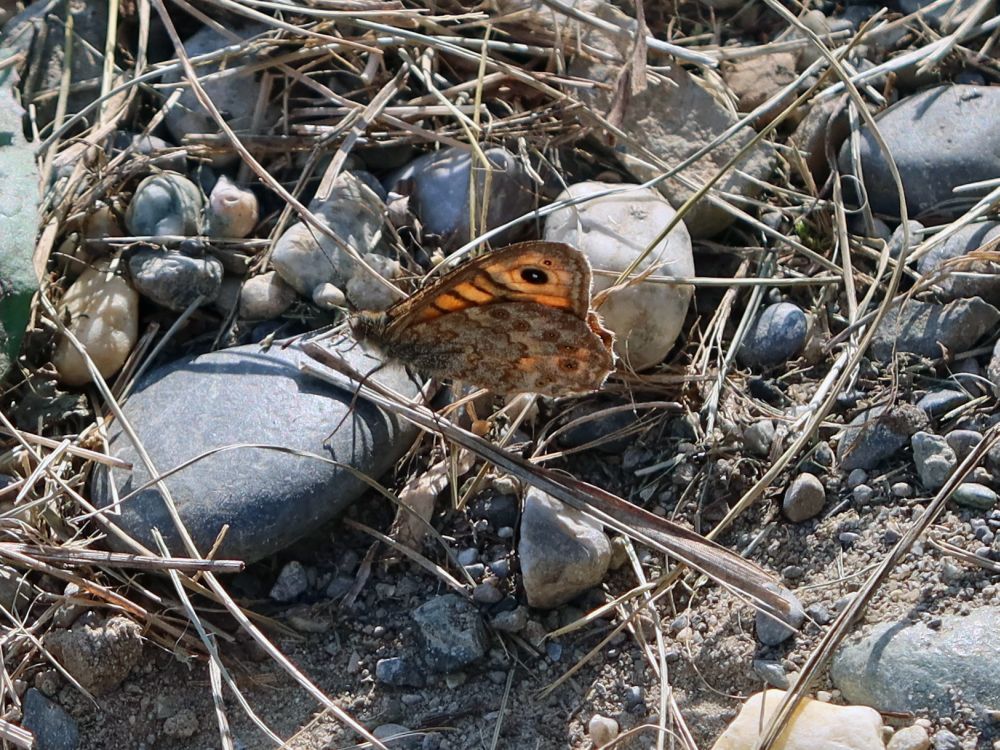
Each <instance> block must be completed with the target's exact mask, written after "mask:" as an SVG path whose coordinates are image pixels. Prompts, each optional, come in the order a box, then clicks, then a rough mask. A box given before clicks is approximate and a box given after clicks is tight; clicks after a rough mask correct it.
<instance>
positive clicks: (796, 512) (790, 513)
mask: <svg viewBox="0 0 1000 750" xmlns="http://www.w3.org/2000/svg"><path fill="white" fill-rule="evenodd" d="M825 504H826V490H825V489H823V483H822V482H820V481H819V478H818V477H816V476H815V475H813V474H799V475H798V476H797V477H795V479H794V480H793V481H792V483H791V484H790V485H789V486H788V489H787V490H786V491H785V499H784V501H783V502H782V504H781V509H782V511H783V512H784V514H785V517H786V518H787V519H788V520H789V521H791V522H792V523H801V522H802V521H808V520H809V519H810V518H815V517H816V516H818V515H819V514H820V513H821V512H822V510H823V506H824V505H825Z"/></svg>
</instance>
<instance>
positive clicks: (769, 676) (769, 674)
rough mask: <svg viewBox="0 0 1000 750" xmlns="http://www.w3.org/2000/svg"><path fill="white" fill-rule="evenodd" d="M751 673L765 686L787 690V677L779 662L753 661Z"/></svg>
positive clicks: (767, 660) (768, 660)
mask: <svg viewBox="0 0 1000 750" xmlns="http://www.w3.org/2000/svg"><path fill="white" fill-rule="evenodd" d="M753 671H754V674H755V675H757V676H758V677H760V679H762V680H763V681H764V682H765V684H767V685H770V686H771V687H776V688H778V690H787V689H788V675H786V674H785V668H784V667H783V666H781V664H780V663H779V662H776V661H772V660H770V659H754V660H753Z"/></svg>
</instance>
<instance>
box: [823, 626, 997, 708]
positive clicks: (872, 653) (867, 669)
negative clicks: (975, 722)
mask: <svg viewBox="0 0 1000 750" xmlns="http://www.w3.org/2000/svg"><path fill="white" fill-rule="evenodd" d="M998 618H1000V607H979V608H976V609H973V610H972V611H971V612H970V613H969V615H968V616H965V617H960V616H955V615H944V616H942V617H941V618H940V626H939V627H937V628H935V629H931V628H929V627H928V626H927V625H925V624H923V623H918V624H913V623H911V622H909V621H906V620H902V621H899V622H883V623H881V624H879V625H876V626H875V627H873V628H872V629H871V630H870V631H869V633H868V634H867V635H865V636H864V637H863V638H861V639H860V640H856V641H855V642H852V643H848V644H847V645H845V646H842V647H841V648H840V649H839V650H838V651H837V653H836V654H835V655H834V659H833V663H832V666H831V676H832V678H833V682H834V684H835V685H836V686H837V687H838V688H840V690H841V692H842V693H843V695H844V698H845V699H846V700H848V701H850V702H852V703H864V704H865V705H869V706H873V707H874V708H876V709H878V710H879V711H885V712H890V711H903V712H906V711H913V712H916V713H921V714H923V713H925V712H927V711H934V712H936V713H938V714H939V715H941V716H954V715H955V711H956V706H955V701H960V702H961V703H962V704H967V705H969V706H971V707H972V708H973V710H974V711H975V712H976V713H982V712H983V711H985V710H987V709H989V708H991V707H995V706H997V705H1000V671H998V670H997V669H996V665H997V664H998V663H1000V639H997V637H996V624H997V622H998V621H1000V619H998Z"/></svg>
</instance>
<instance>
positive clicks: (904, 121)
mask: <svg viewBox="0 0 1000 750" xmlns="http://www.w3.org/2000/svg"><path fill="white" fill-rule="evenodd" d="M998 119H1000V91H998V90H997V88H996V87H994V86H963V85H953V84H946V85H943V86H935V87H933V88H929V89H925V90H923V91H920V92H919V93H917V94H913V95H911V96H908V97H906V98H904V99H902V100H900V101H899V102H897V103H896V104H895V105H893V106H891V107H889V108H888V109H886V110H884V111H883V112H881V113H879V114H878V115H876V117H875V121H876V123H877V124H878V129H879V132H880V133H881V137H882V138H884V139H885V144H886V147H887V148H888V150H889V152H890V153H892V157H893V161H894V162H895V163H896V167H897V168H898V170H899V174H900V177H901V178H902V181H903V189H904V190H905V193H906V206H907V211H908V212H909V213H910V215H911V216H913V217H914V218H917V219H919V218H920V216H921V213H922V212H924V211H931V210H932V209H933V211H934V213H935V218H939V219H944V218H947V217H952V218H953V217H956V216H958V215H959V214H960V213H961V212H962V211H964V210H966V208H967V207H968V206H969V205H970V204H971V202H972V201H974V200H976V199H978V198H979V197H981V196H982V195H984V194H985V190H986V188H982V189H980V190H979V191H973V192H971V193H963V194H962V197H963V198H964V199H965V200H962V201H956V200H955V197H956V196H955V193H954V192H953V191H954V189H955V188H956V187H957V186H959V185H965V184H967V183H971V182H979V181H981V180H988V179H990V178H992V177H995V176H996V175H997V174H1000V134H998V133H997V131H996V128H995V127H994V124H995V123H996V122H997V120H998ZM956 122H961V123H962V124H963V127H962V129H961V131H960V132H954V133H952V134H951V135H950V136H949V137H948V138H942V137H941V136H940V134H941V133H943V132H951V124H952V123H956ZM850 151H851V146H850V144H849V143H845V144H844V146H843V148H842V149H841V152H840V167H841V172H842V173H844V174H853V165H852V159H851V153H850ZM860 157H861V168H862V171H863V174H864V182H865V187H866V191H867V197H868V201H869V202H870V204H871V209H872V211H873V212H875V213H879V214H887V215H889V216H897V215H898V214H899V199H898V193H897V190H896V186H895V183H894V181H893V178H892V175H891V173H890V171H889V167H888V163H887V162H886V160H885V157H884V155H883V152H882V149H881V148H880V147H879V145H878V144H877V143H876V141H875V139H874V137H873V136H872V134H871V133H870V132H869V131H868V128H867V127H864V128H862V131H861V143H860Z"/></svg>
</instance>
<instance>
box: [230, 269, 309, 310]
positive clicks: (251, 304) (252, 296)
mask: <svg viewBox="0 0 1000 750" xmlns="http://www.w3.org/2000/svg"><path fill="white" fill-rule="evenodd" d="M239 300H240V301H239V305H240V317H241V318H243V319H244V320H271V319H272V318H277V317H278V316H279V315H281V314H282V313H283V312H285V311H286V310H287V309H288V308H289V307H291V306H292V303H294V302H295V290H294V289H292V288H291V287H290V286H289V285H288V284H286V283H285V282H284V280H283V279H282V278H281V277H280V276H279V275H278V274H277V272H276V271H266V272H265V273H262V274H258V275H257V276H251V277H250V278H249V279H247V280H246V281H244V282H243V286H242V287H241V288H240V297H239Z"/></svg>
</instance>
